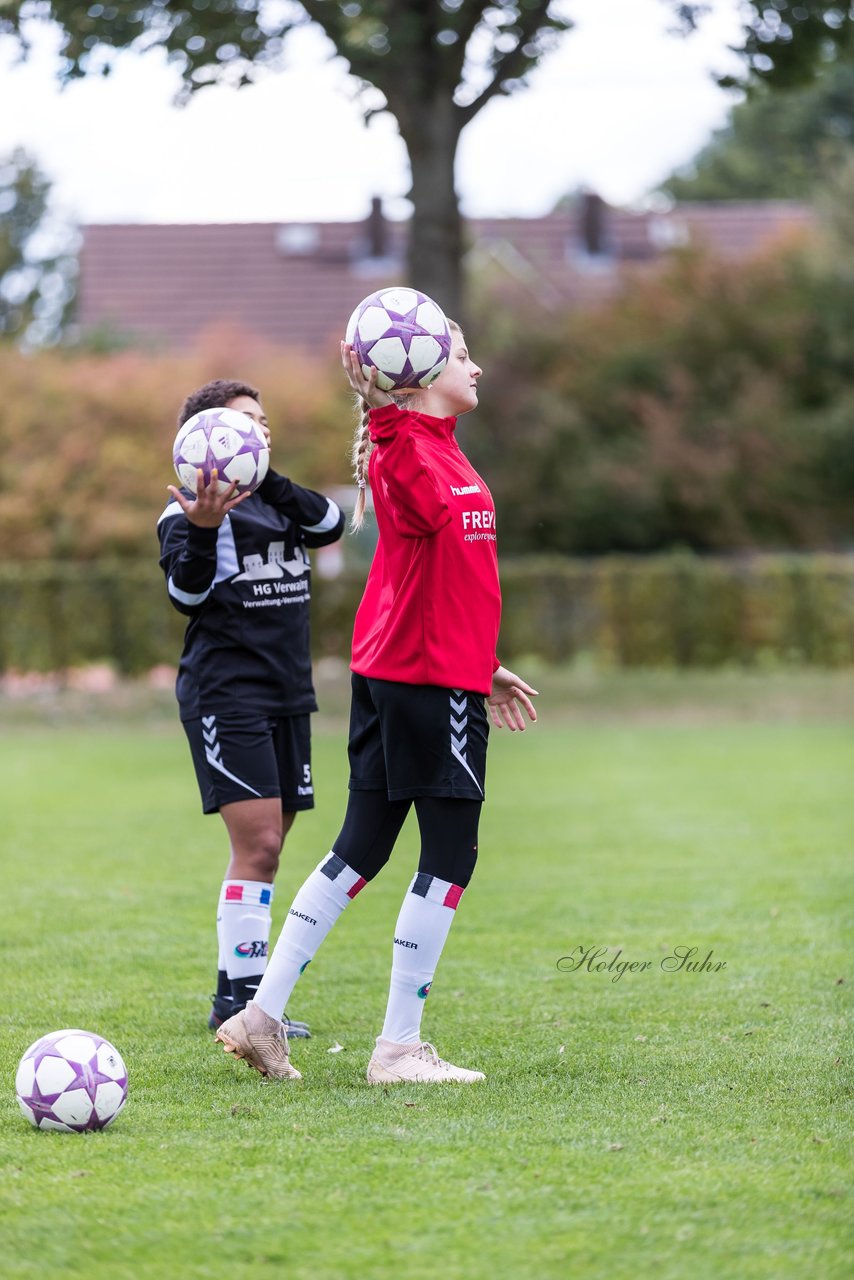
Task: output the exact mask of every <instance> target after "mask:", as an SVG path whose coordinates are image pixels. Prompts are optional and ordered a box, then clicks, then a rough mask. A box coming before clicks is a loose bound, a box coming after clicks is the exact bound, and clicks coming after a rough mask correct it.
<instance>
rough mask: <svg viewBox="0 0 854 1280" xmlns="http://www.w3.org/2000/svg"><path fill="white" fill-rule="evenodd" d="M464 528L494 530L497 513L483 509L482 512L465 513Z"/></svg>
mask: <svg viewBox="0 0 854 1280" xmlns="http://www.w3.org/2000/svg"><path fill="white" fill-rule="evenodd" d="M462 515H463V528H464V529H494V528H495V512H494V511H487V510H485V509H484V508H481V509H480V511H464V512H463V513H462Z"/></svg>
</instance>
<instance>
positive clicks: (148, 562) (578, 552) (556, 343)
mask: <svg viewBox="0 0 854 1280" xmlns="http://www.w3.org/2000/svg"><path fill="white" fill-rule="evenodd" d="M820 7H821V6H819V8H820ZM838 53H839V56H838V57H837V58H836V60H835V61H831V62H829V63H828V64H827V65H824V66H818V67H814V68H813V69H812V71H811V75H810V76H809V77H800V76H799V77H797V78H796V87H794V88H792V89H790V90H789V91H787V92H784V93H780V92H778V91H775V90H774V89H773V88H771V87H769V86H768V85H763V84H762V83H758V84H756V85H754V87H753V90H752V92H751V93H750V94H749V96H748V97H747V98H746V99H745V100H744V101H743V102H742V103H741V104H740V105H738V106H736V107H735V108H734V109H733V111H732V113H731V116H730V121H729V124H728V125H727V127H726V128H725V129H723V130H721V131H720V132H719V133H718V134H716V135H715V136H714V137H713V138H712V139H711V141H710V142H709V144H708V145H707V146H706V147H705V148H703V150H702V151H701V152H700V153H699V154H698V155H697V156H696V157H695V158H694V160H693V161H692V162H691V163H690V164H689V165H687V166H684V167H683V168H682V169H680V171H679V172H677V173H674V174H673V175H671V177H670V179H668V180H667V181H666V182H665V183H664V184H663V186H662V190H661V192H659V193H658V198H660V199H671V198H678V199H679V200H680V201H685V200H691V199H714V200H741V199H764V198H775V199H779V198H792V199H797V200H802V201H808V202H809V203H810V204H811V205H812V206H813V208H814V209H815V210H816V212H817V214H818V230H817V231H816V232H815V233H812V234H810V235H809V236H802V237H800V238H790V239H788V240H780V241H778V242H777V243H775V244H773V245H771V246H769V247H767V248H766V250H765V251H764V253H763V254H762V255H761V256H759V257H756V258H754V259H753V260H750V261H744V260H739V261H738V262H727V261H724V260H720V259H715V258H713V257H711V256H709V255H707V254H704V253H703V252H702V251H698V250H696V249H679V250H675V251H674V252H673V253H672V254H671V255H670V256H669V258H668V260H667V263H666V265H665V266H664V267H663V268H661V269H656V270H655V271H654V272H650V271H648V270H636V271H630V270H627V271H626V273H625V275H624V277H623V279H622V281H621V287H620V290H619V292H617V293H616V294H615V295H614V296H613V297H612V298H611V299H610V300H609V301H607V302H604V303H600V304H598V305H596V306H593V307H590V306H588V307H585V308H583V309H577V310H569V311H566V310H558V311H555V310H549V309H548V307H547V306H546V305H544V304H543V302H542V300H541V301H540V303H539V304H537V303H535V301H533V300H532V299H531V298H526V297H523V296H508V294H507V292H506V290H507V282H506V279H499V278H498V277H496V276H492V275H491V274H490V268H489V267H488V266H485V267H481V268H479V269H477V270H475V271H470V278H469V287H470V293H471V304H470V307H469V313H470V316H471V319H470V322H469V327H468V335H467V336H468V339H469V346H470V348H471V349H472V352H473V354H474V356H475V358H476V359H477V360H478V362H479V363H481V364H482V365H483V367H484V369H485V370H486V373H485V376H484V378H483V381H482V383H481V407H480V409H479V411H478V413H477V414H475V415H473V416H472V417H471V419H464V420H463V421H462V422H461V424H460V428H459V431H460V437H461V440H462V442H463V444H464V446H465V447H466V449H467V450H468V451H469V452H470V454H471V456H472V457H473V459H474V461H475V464H476V465H477V466H478V468H479V470H480V471H481V472H482V473H483V475H484V476H485V478H486V479H487V481H488V483H489V485H490V487H491V488H492V490H493V492H494V494H495V498H496V503H497V506H498V510H499V528H500V538H501V549H502V555H503V557H504V558H505V573H504V578H505V583H506V588H507V594H508V609H507V613H506V617H507V621H506V623H505V638H506V642H507V645H508V652H509V651H512V652H513V653H523V652H528V651H531V652H538V653H541V654H542V655H543V656H544V657H548V658H549V659H552V660H556V661H560V660H564V659H566V658H572V657H574V656H578V654H581V653H585V652H588V651H594V652H596V653H597V654H598V655H599V656H600V657H604V658H605V659H606V660H608V661H613V662H617V663H628V664H637V663H641V664H643V663H650V664H653V665H655V664H675V665H695V664H700V665H703V664H715V663H722V662H730V661H736V662H753V661H758V660H763V656H764V657H768V656H771V657H773V658H774V660H778V659H779V660H784V661H790V660H793V661H809V662H816V663H822V664H825V665H839V664H843V663H851V662H852V660H854V613H852V611H854V567H852V566H854V557H852V555H851V550H852V543H854V212H853V211H854V61H852V58H851V56H850V55H849V53H848V52H847V51H846V50H845V49H842V48H841V46H840V50H839V51H838ZM65 231H66V237H65V240H64V241H63V239H62V236H61V235H58V234H57V228H56V226H53V227H51V223H50V214H49V183H48V182H47V180H46V179H45V177H44V175H43V174H42V173H41V172H40V171H39V168H38V165H37V164H36V162H35V161H34V160H33V159H32V157H28V156H27V155H26V154H25V153H22V152H20V151H19V152H16V153H15V154H14V155H12V156H10V157H6V158H5V159H2V158H0V386H2V395H0V539H2V542H0V546H2V550H1V551H0V669H3V668H4V667H12V666H22V665H23V666H27V665H28V664H30V665H32V666H34V667H36V668H42V669H49V668H50V666H51V664H59V665H65V664H67V663H70V662H77V661H89V660H95V659H96V658H99V657H105V656H106V657H111V658H112V659H113V660H114V661H115V662H116V663H117V665H118V666H119V668H120V669H121V670H126V671H136V670H141V669H144V667H145V665H146V664H147V663H151V662H156V661H164V660H169V657H170V656H171V659H174V656H175V654H176V653H177V651H178V636H179V633H180V629H181V626H182V622H181V619H180V618H178V617H177V615H176V616H174V617H173V616H171V615H170V613H169V610H168V605H167V603H166V600H165V597H164V596H163V593H162V582H161V581H160V580H159V574H158V571H157V567H156V559H157V542H156V537H155V522H156V519H157V516H158V514H159V512H160V510H162V507H163V505H164V504H165V502H166V500H167V497H168V495H167V493H166V485H167V483H169V482H170V481H171V480H172V469H171V465H170V455H171V443H172V439H173V436H174V431H175V425H176V423H175V415H176V413H177V409H178V406H179V405H180V403H181V401H182V399H183V397H184V395H185V394H186V393H187V391H188V390H190V389H192V388H193V387H195V386H198V385H200V384H201V383H202V382H204V381H206V380H207V379H208V378H211V377H221V376H224V375H226V376H227V375H234V376H239V377H241V378H243V379H246V380H247V381H249V382H250V383H254V384H255V385H257V386H258V387H260V389H261V392H262V397H263V400H264V403H265V407H266V408H267V411H268V414H269V417H270V421H271V425H272V428H273V432H274V448H273V459H274V465H275V466H277V467H278V469H279V470H281V471H284V472H287V473H291V474H293V475H294V476H295V478H297V479H299V480H300V481H302V482H303V483H306V484H309V485H313V486H316V487H320V488H329V487H332V486H334V487H336V488H337V487H338V486H346V485H348V484H349V473H350V468H349V442H350V435H351V431H352V427H353V422H354V410H353V405H352V403H351V401H350V397H349V395H348V393H347V392H346V389H345V387H344V385H343V379H342V378H341V376H340V371H339V368H338V362H337V352H336V351H334V350H331V349H330V350H329V351H319V352H317V353H316V356H315V357H314V358H313V359H307V358H304V357H300V356H298V355H296V354H294V353H286V352H282V351H280V350H276V349H274V348H272V347H267V348H265V347H263V346H262V345H260V344H259V343H258V342H257V340H255V339H251V338H247V337H243V336H241V335H240V334H238V333H234V332H229V331H228V330H226V329H220V330H213V331H210V332H209V333H208V334H207V335H206V337H205V339H204V340H203V341H202V342H201V343H200V344H199V346H198V347H197V349H195V350H194V351H192V352H189V353H184V354H180V355H177V354H176V355H169V354H163V353H158V352H156V351H154V350H146V349H145V348H140V347H137V348H133V349H132V348H130V347H128V348H126V349H122V345H121V343H120V342H117V341H116V339H115V335H112V334H110V333H107V332H104V333H97V332H96V333H89V334H84V335H81V334H79V333H77V332H76V331H75V329H74V327H73V319H72V318H71V303H72V297H73V284H74V252H75V250H74V243H73V234H72V231H71V229H69V228H66V229H65ZM347 542H348V550H347V556H346V562H347V563H348V564H349V566H350V572H349V574H345V575H344V577H343V578H342V579H340V580H332V581H329V582H323V581H322V580H320V579H319V580H318V583H317V588H316V590H317V601H316V610H315V617H316V630H317V637H318V640H317V643H318V646H319V651H322V652H326V653H336V654H338V655H341V654H344V653H346V649H347V643H348V638H349V637H348V632H349V625H350V621H351V618H352V610H353V607H354V604H355V601H356V600H357V599H358V594H359V590H360V583H361V581H362V580H363V577H364V572H365V566H366V563H367V551H368V549H369V546H370V535H368V536H367V537H363V538H362V539H361V540H359V541H358V542H356V541H354V540H352V539H348V540H347Z"/></svg>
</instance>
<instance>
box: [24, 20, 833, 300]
mask: <svg viewBox="0 0 854 1280" xmlns="http://www.w3.org/2000/svg"><path fill="white" fill-rule="evenodd" d="M662 3H664V4H666V5H667V6H668V7H669V8H670V9H671V11H673V12H674V13H675V14H676V16H677V18H678V20H679V22H680V23H681V26H682V28H683V29H684V30H686V31H690V30H691V29H692V28H694V27H695V26H696V25H697V24H698V23H699V22H700V21H702V16H703V13H704V11H705V10H706V8H707V6H706V5H705V4H702V3H697V4H690V3H677V0H662ZM744 11H745V23H744V28H743V43H742V47H741V49H740V52H741V54H742V57H743V59H744V64H745V78H746V79H747V80H748V81H753V80H762V79H764V80H767V81H768V83H770V84H773V85H775V86H776V85H788V84H792V83H797V82H800V81H802V80H804V79H808V78H809V77H810V75H811V74H812V73H813V71H814V70H815V69H816V68H817V67H819V66H820V65H821V64H822V63H823V61H824V60H826V59H827V58H828V57H830V56H842V55H846V54H848V53H850V52H851V51H852V48H854V41H852V32H854V19H852V16H851V11H850V10H849V9H847V8H845V7H844V6H843V7H839V5H837V4H832V3H819V2H818V0H794V3H788V0H764V2H762V3H745V5H744ZM30 18H49V19H52V20H53V21H55V22H56V23H58V24H59V26H60V28H61V29H62V32H63V56H64V63H63V68H62V75H63V77H64V78H65V79H70V78H72V77H75V76H80V75H85V74H87V73H88V72H91V71H102V72H105V71H108V70H109V65H110V61H109V59H110V53H109V51H110V50H118V49H126V48H134V49H138V50H146V49H151V48H155V47H160V48H162V49H164V50H165V51H166V52H167V54H168V56H169V58H170V59H171V60H172V61H173V62H174V63H175V65H176V66H177V68H178V70H179V72H180V74H181V77H182V83H183V86H184V92H185V95H189V94H191V93H193V92H195V91H196V90H197V89H199V88H201V87H202V86H203V85H206V84H211V83H217V82H226V83H232V84H237V85H241V84H245V83H247V82H248V81H251V80H252V79H253V78H254V77H255V75H256V74H257V72H258V70H259V69H261V68H263V67H269V66H275V65H281V62H282V56H283V46H284V42H285V39H286V37H287V35H288V33H289V32H290V31H292V30H293V29H294V28H295V27H298V26H301V25H303V24H305V23H308V22H314V23H317V25H318V26H320V27H321V28H322V29H323V31H324V32H325V33H326V35H327V36H328V37H329V39H330V40H331V41H332V43H333V45H334V47H335V49H336V51H337V53H338V54H339V55H340V56H341V57H342V58H344V59H345V60H346V61H347V63H348V66H349V69H350V71H351V73H352V74H353V76H354V77H356V79H357V80H358V81H359V82H360V83H361V85H362V87H363V89H365V90H366V94H365V99H364V100H365V105H366V112H367V114H372V113H374V112H376V111H382V110H389V111H390V112H391V113H392V114H393V115H394V116H395V118H396V119H397V122H398V126H399V128H400V132H401V135H402V137H403V140H404V142H405V144H406V146H407V148H408V151H409V159H410V164H411V169H412V189H411V192H410V195H411V198H412V203H413V208H414V214H413V219H412V224H411V227H410V237H409V261H408V270H409V276H410V279H411V280H417V282H418V283H419V285H421V287H422V288H427V289H429V290H430V291H431V292H433V293H435V294H436V295H437V296H438V297H440V298H441V299H442V301H443V303H444V304H445V305H446V306H447V308H448V310H449V311H451V312H452V314H460V311H461V306H462V279H461V256H462V247H463V244H462V228H461V221H460V214H459V207H458V202H457V196H456V191H455V187H454V160H455V157H456V151H457V144H458V141H459V137H460V134H461V132H462V130H463V129H464V128H465V126H466V125H467V124H468V123H469V122H470V121H471V120H473V119H474V117H475V116H476V115H477V113H478V112H479V111H480V110H481V109H482V108H483V107H484V106H485V105H486V104H487V103H488V102H490V101H491V100H492V98H494V97H496V96H497V95H498V94H508V93H512V92H513V91H514V90H515V89H516V88H518V87H519V85H521V84H522V83H524V81H525V78H526V76H527V75H528V73H529V72H530V71H532V70H533V68H534V67H535V66H536V65H537V64H538V62H539V61H540V59H541V58H542V57H543V56H544V54H546V53H547V51H548V50H549V49H551V48H552V47H553V45H554V44H555V42H556V41H557V40H558V39H559V38H560V36H561V35H562V34H563V33H564V32H566V31H568V30H570V28H571V27H572V25H573V24H572V22H571V20H570V19H569V18H568V17H566V16H564V8H563V4H562V2H561V0H406V3H405V4H404V3H401V0H301V3H297V2H296V0H237V2H236V3H232V2H231V0H131V2H130V3H126V4H122V5H117V4H106V5H105V4H102V3H94V4H93V3H92V2H91V0H3V3H2V4H0V34H8V35H12V36H13V37H17V39H18V40H19V42H20V44H21V46H22V48H23V49H24V51H26V22H27V20H28V19H30ZM370 89H373V90H375V91H376V93H374V95H373V96H372V95H371V94H370V92H369V91H370Z"/></svg>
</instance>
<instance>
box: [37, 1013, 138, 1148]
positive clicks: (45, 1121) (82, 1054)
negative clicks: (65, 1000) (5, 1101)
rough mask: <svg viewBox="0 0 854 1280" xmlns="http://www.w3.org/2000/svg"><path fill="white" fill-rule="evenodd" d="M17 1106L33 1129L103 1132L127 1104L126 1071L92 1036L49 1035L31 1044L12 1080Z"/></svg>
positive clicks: (67, 1032) (84, 1033) (111, 1051)
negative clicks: (13, 1081)
mask: <svg viewBox="0 0 854 1280" xmlns="http://www.w3.org/2000/svg"><path fill="white" fill-rule="evenodd" d="M15 1093H16V1094H17V1096H18V1106H19V1107H20V1108H21V1111H22V1112H23V1114H24V1115H25V1116H26V1117H27V1119H28V1120H29V1122H30V1124H33V1125H35V1127H36V1128H37V1129H59V1130H61V1131H62V1132H63V1133H85V1132H87V1131H88V1130H90V1129H106V1127H107V1125H108V1124H111V1123H112V1122H113V1120H115V1118H116V1116H117V1115H118V1114H119V1112H120V1111H121V1109H122V1107H123V1106H124V1105H125V1102H126V1101H127V1096H128V1073H127V1067H126V1066H125V1064H124V1062H123V1061H122V1057H121V1054H120V1053H119V1051H118V1049H116V1048H114V1046H113V1045H111V1044H110V1042H109V1040H105V1039H104V1038H103V1036H98V1035H95V1033H94V1032H92V1031H79V1030H75V1029H72V1028H69V1029H67V1030H65V1031H53V1032H51V1034H50V1035H46V1036H42V1038H41V1039H40V1040H36V1042H35V1044H31V1045H30V1047H29V1049H28V1050H27V1052H26V1053H25V1054H24V1056H23V1058H22V1059H21V1061H20V1063H19V1064H18V1072H17V1075H16V1076H15Z"/></svg>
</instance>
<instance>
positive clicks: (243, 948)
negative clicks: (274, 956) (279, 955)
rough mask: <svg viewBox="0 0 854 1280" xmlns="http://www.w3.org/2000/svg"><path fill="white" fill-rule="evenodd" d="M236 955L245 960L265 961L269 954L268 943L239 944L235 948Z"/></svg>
mask: <svg viewBox="0 0 854 1280" xmlns="http://www.w3.org/2000/svg"><path fill="white" fill-rule="evenodd" d="M234 954H235V955H236V956H240V957H241V959H243V960H249V959H252V960H259V959H263V957H264V956H266V954H267V943H266V942H261V941H257V942H238V944H237V946H236V947H235V948H234Z"/></svg>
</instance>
